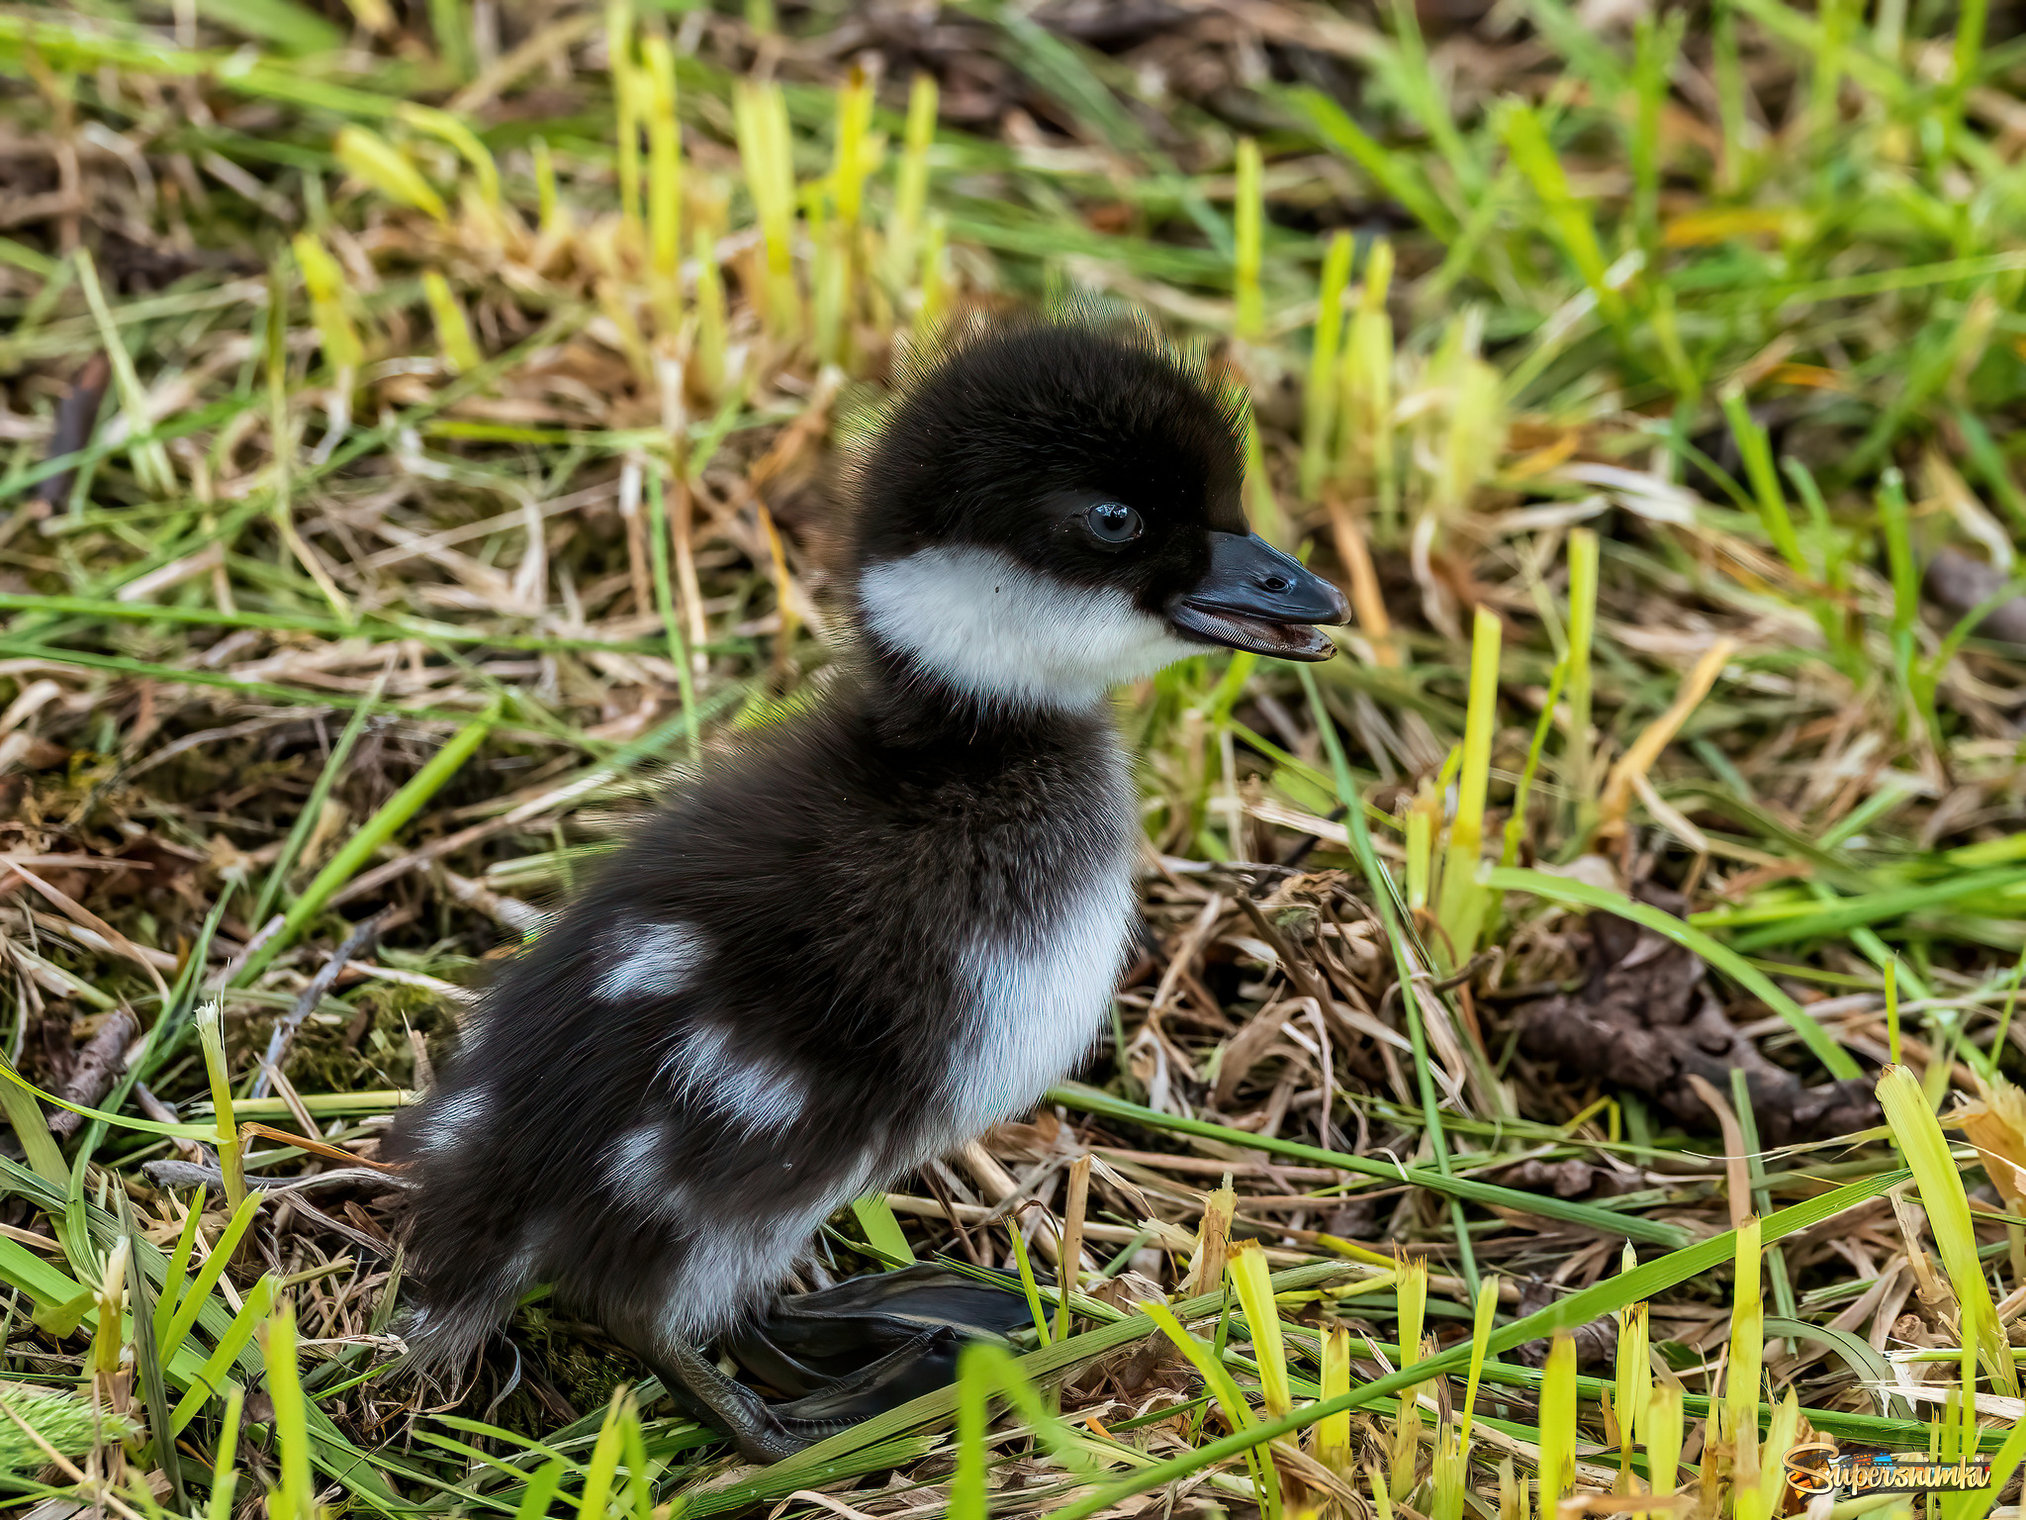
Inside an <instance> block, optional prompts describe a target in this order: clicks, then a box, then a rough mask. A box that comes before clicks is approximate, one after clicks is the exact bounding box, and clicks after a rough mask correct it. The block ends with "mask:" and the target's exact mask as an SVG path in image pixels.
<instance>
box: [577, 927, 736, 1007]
mask: <svg viewBox="0 0 2026 1520" xmlns="http://www.w3.org/2000/svg"><path fill="white" fill-rule="evenodd" d="M604 937H605V940H606V943H607V945H608V946H609V953H611V954H612V955H613V956H614V957H615V959H614V960H613V962H612V964H611V965H609V966H607V967H606V968H605V972H604V974H603V975H602V976H600V977H599V978H598V996H599V997H601V998H603V999H604V1000H605V1001H606V1002H608V1003H618V1002H624V1001H625V1000H627V999H628V998H637V997H673V996H674V995H675V994H676V993H678V992H680V991H682V989H683V988H684V987H686V986H688V985H689V981H690V978H691V977H692V976H693V975H694V974H695V972H696V970H697V968H698V967H699V966H701V965H702V964H703V962H704V957H706V956H707V955H709V954H710V942H709V941H708V940H706V939H705V938H704V936H703V931H702V930H700V929H698V928H697V927H696V925H694V924H621V925H617V926H615V927H614V928H613V929H611V930H609V931H607V933H606V935H605V936H604Z"/></svg>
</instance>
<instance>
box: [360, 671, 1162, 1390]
mask: <svg viewBox="0 0 2026 1520" xmlns="http://www.w3.org/2000/svg"><path fill="white" fill-rule="evenodd" d="M1132 830H1133V811H1132V805H1131V797H1130V791H1129V786H1128V779H1127V772H1126V767H1125V764H1124V761H1123V758H1122V756H1121V754H1120V752H1119V750H1118V747H1117V743H1116V740H1115V739H1114V737H1113V736H1112V734H1111V731H1110V728H1109V726H1108V724H1107V723H1106V722H1105V721H1104V718H1103V715H1102V712H1101V711H1092V712H1089V713H1028V714H1025V715H1022V716H1020V717H1019V718H1018V719H1017V720H1014V719H1004V720H997V721H988V719H987V718H986V717H984V716H982V715H980V714H976V713H972V714H968V715H964V716H963V717H962V718H961V719H958V718H955V717H953V718H952V720H951V721H949V722H926V723H925V722H922V721H921V720H920V718H919V714H918V713H916V712H914V711H913V710H910V713H909V715H908V717H907V719H906V720H905V721H898V720H897V719H896V715H895V713H894V712H893V711H892V710H890V709H889V708H888V707H887V706H886V705H885V704H883V702H882V701H881V700H880V697H879V694H878V692H877V690H875V689H869V688H868V687H866V686H864V685H861V684H858V683H846V684H845V685H844V686H843V687H842V688H841V689H840V690H838V691H836V692H834V693H833V694H832V695H831V696H830V697H829V698H828V699H827V700H826V701H825V702H824V703H823V704H822V705H821V706H820V707H819V708H818V709H816V710H815V711H813V712H810V713H806V714H803V715H801V716H798V717H795V718H792V719H789V720H787V721H786V722H783V723H781V724H777V725H774V726H771V727H769V728H767V729H763V730H760V731H758V732H757V733H756V734H754V735H751V736H749V737H748V738H747V740H746V741H745V743H744V745H743V747H742V748H741V749H739V750H738V751H737V752H736V753H734V754H732V755H730V756H729V757H727V758H726V759H724V760H723V761H721V762H719V763H717V764H716V765H714V766H712V767H711V768H709V769H708V770H707V771H706V773H705V774H704V775H703V776H702V777H701V778H700V779H699V780H698V781H696V782H695V783H694V784H692V785H690V786H689V787H687V788H686V789H684V790H683V791H682V792H681V794H680V795H679V796H677V797H676V798H675V799H674V800H673V801H672V803H671V804H670V805H669V806H668V807H667V808H666V809H665V810H664V811H663V812H662V813H660V814H658V815H657V816H656V817H655V818H654V819H652V820H651V821H650V822H649V823H648V824H647V825H646V826H645V827H644V828H642V829H641V830H640V832H639V833H638V835H637V836H636V837H635V838H634V839H633V840H632V841H631V842H630V843H629V844H628V845H627V846H626V847H625V848H624V850H623V851H622V852H621V853H620V854H619V855H618V856H617V857H616V858H615V859H613V860H612V861H611V862H610V863H609V864H608V865H607V866H606V868H605V869H604V870H603V871H602V872H601V873H600V874H599V876H598V879H597V880H596V881H595V882H594V883H593V884H592V885H591V887H590V888H589V890H587V891H586V892H585V893H584V895H583V896H582V897H581V898H580V899H579V900H578V901H577V902H575V903H574V904H572V905H571V906H569V907H568V908H566V909H565V910H564V911H563V912H562V914H561V915H560V916H559V917H558V918H557V919H556V920H555V921H554V922H553V923H552V924H551V925H550V926H549V927H547V928H546V929H544V930H543V932H542V933H541V935H540V936H539V938H538V939H537V941H536V942H535V944H534V945H533V946H531V947H530V948H529V949H528V950H526V951H525V952H523V953H522V954H521V955H520V956H519V957H518V958H516V959H515V960H514V961H513V962H511V963H510V964H509V965H508V966H507V967H506V968H505V970H504V972H503V974H502V975H501V976H500V977H499V978H498V980H497V981H496V982H495V984H494V985H493V986H492V987H491V988H490V989H489V990H488V991H487V993H486V994H485V996H484V998H483V999H482V1001H481V1004H480V1006H479V1008H478V1009H477V1011H476V1013H475V1015H474V1017H473V1019H472V1021H471V1023H470V1025H469V1027H468V1030H467V1033H466V1035H465V1037H464V1040H463V1041H462V1043H461V1046H460V1048H459V1050H458V1051H457V1052H456V1054H455V1056H454V1057H453V1059H452V1060H451V1061H450V1062H449V1063H448V1065H447V1068H446V1069H445V1071H444V1072H443V1075H442V1079H441V1081H440V1083H439V1085H438V1087H437V1089H436V1090H435V1091H434V1092H432V1093H431V1094H430V1096H429V1097H428V1099H427V1100H426V1101H425V1102H424V1103H423V1104H422V1105H421V1106H420V1107H419V1108H418V1109H415V1110H412V1111H411V1112H410V1114H409V1115H407V1116H404V1119H403V1122H402V1123H401V1124H400V1125H398V1126H397V1134H396V1141H395V1146H396V1148H397V1150H398V1151H404V1152H405V1153H406V1154H407V1155H408V1156H410V1157H411V1158H412V1160H413V1163H414V1169H415V1173H416V1175H417V1178H418V1183H419V1186H418V1189H417V1193H416V1199H415V1207H414V1210H413V1213H412V1216H411V1217H412V1224H411V1228H410V1252H411V1261H412V1263H413V1268H414V1272H415V1276H416V1280H417V1287H418V1294H419V1297H420V1300H421V1303H422V1309H421V1312H420V1313H419V1315H418V1316H417V1317H416V1319H415V1320H414V1321H412V1322H411V1325H410V1328H409V1332H408V1333H409V1339H410V1344H411V1348H412V1349H413V1350H414V1351H415V1352H416V1354H417V1355H418V1356H419V1357H420V1358H421V1359H423V1360H424V1361H440V1362H446V1363H447V1362H454V1361H458V1360H462V1359H464V1358H465V1357H467V1356H468V1355H469V1353H470V1352H471V1351H472V1350H474V1349H475V1347H476V1345H477V1344H478V1342H479V1341H481V1340H482V1339H483V1338H484V1336H485V1335H486V1334H487V1333H488V1332H489V1330H490V1329H491V1328H492V1327H493V1326H494V1325H496V1324H497V1323H498V1322H499V1321H500V1320H501V1319H502V1318H503V1317H504V1316H505V1314H506V1313H507V1311H508V1310H510V1309H511V1307H512V1305H513V1303H514V1301H515V1300H516V1298H518V1297H519V1295H520V1294H521V1293H523V1292H524V1291H526V1289H528V1288H529V1287H530V1286H532V1285H534V1284H536V1283H540V1282H553V1283H555V1284H556V1285H557V1287H558V1289H559V1290H560V1291H561V1293H562V1294H563V1296H564V1297H565V1299H566V1301H568V1302H571V1303H572V1304H573V1305H574V1306H575V1307H577V1308H578V1309H579V1310H580V1311H582V1312H585V1313H588V1314H590V1315H592V1316H593V1317H595V1318H597V1319H599V1320H600V1321H601V1322H602V1323H603V1324H604V1325H605V1326H606V1328H607V1329H608V1330H609V1331H611V1332H612V1333H613V1334H614V1335H615V1336H617V1337H618V1338H620V1339H621V1340H623V1341H625V1342H627V1343H629V1344H630V1345H632V1346H634V1347H635V1349H637V1350H639V1351H641V1352H642V1353H643V1354H644V1355H646V1356H647V1357H648V1359H649V1360H650V1361H654V1360H655V1359H656V1357H655V1348H656V1347H657V1346H660V1345H663V1344H665V1343H668V1342H670V1341H671V1340H673V1339H677V1338H679V1339H684V1340H688V1341H700V1340H703V1339H707V1338H709V1337H710V1336H711V1335H713V1334H715V1333H718V1332H720V1331H722V1330H724V1329H725V1328H727V1327H729V1326H730V1325H732V1324H734V1323H736V1321H737V1320H738V1319H739V1317H740V1315H741V1314H742V1313H744V1312H745V1311H746V1310H748V1309H749V1308H750V1307H752V1306H753V1305H754V1303H755V1301H756V1300H757V1299H758V1298H759V1297H760V1296H761V1295H762V1294H764V1293H765V1292H766V1291H768V1290H769V1289H771V1288H772V1287H773V1286H774V1285H775V1284H776V1283H778V1282H779V1281H780V1279H781V1278H782V1277H783V1276H784V1275H786V1274H787V1272H788V1271H789V1270H790V1269H791V1267H792V1264H793V1260H794V1257H795V1255H796V1254H797V1253H798V1252H799V1251H800V1249H801V1248H802V1246H803V1245H804V1243H805V1242H806V1240H807V1238H808V1237H809V1235H810V1234H811V1233H812V1232H813V1231H814V1230H815V1228H816V1227H817V1226H818V1225H819V1224H820V1223H821V1222H822V1220H823V1219H824V1218H826V1217H827V1216H828V1215H829V1214H830V1213H831V1212H832V1211H833V1210H835V1209H836V1208H838V1207H840V1206H841V1205H843V1204H844V1203H847V1202H848V1201H849V1200H850V1199H852V1198H853V1197H856V1196H858V1195H860V1194H861V1193H863V1192H864V1191H866V1190H867V1189H869V1188H872V1187H877V1186H882V1185H884V1184H886V1183H887V1182H889V1181H890V1180H892V1179H893V1178H894V1177H896V1176H897V1175H898V1174H900V1173H903V1172H905V1171H907V1170H909V1169H911V1168H913V1167H915V1166H918V1165H920V1164H922V1163H923V1162H925V1161H927V1160H929V1159H931V1158H933V1157H934V1156H936V1155H938V1154H941V1153H942V1152H944V1151H946V1150H948V1149H950V1148H952V1147H953V1146H955V1145H958V1144H960V1143H962V1142H963V1141H965V1140H967V1139H969V1138H970V1137H972V1136H974V1135H976V1134H977V1133H979V1132H980V1131H982V1130H983V1129H985V1128H987V1127H988V1126H989V1125H990V1124H992V1123H994V1122H996V1121H998V1120H999V1119H1002V1118H1004V1117H1007V1116H1009V1115H1011V1114H1014V1113H1017V1112H1019V1111H1021V1110H1022V1109H1024V1108H1025V1107H1026V1106H1028V1105H1030V1104H1032V1103H1033V1102H1034V1101H1035V1100H1036V1099H1037V1098H1038V1097H1039V1096H1040V1094H1041V1092H1042V1090H1043V1089H1045V1087H1046V1086H1047V1085H1048V1084H1049V1083H1051V1082H1052V1081H1054V1080H1056V1079H1057V1078H1058V1077H1059V1076H1060V1075H1061V1074H1062V1072H1063V1071H1064V1070H1066V1069H1068V1068H1070V1067H1071V1066H1073V1065H1074V1064H1075V1063H1076V1061H1077V1060H1078V1059H1079V1058H1080V1057H1081V1055H1082V1054H1083V1053H1084V1052H1085V1051H1086V1050H1087V1049H1088V1047H1089V1045H1090V1044H1091V1042H1092V1040H1093V1039H1094V1037H1095V1035H1096V1033H1097V1031H1098V1029H1099V1028H1100V1027H1101V1025H1102V1023H1103V1020H1104V1016H1105V1013H1106V1010H1107V1007H1108V1002H1109V997H1110V993H1111V990H1112V987H1113V985H1114V982H1115V980H1116V977H1117V974H1118V971H1119V968H1120V964H1121V960H1122V957H1123V954H1124V949H1125V946H1126V943H1127V940H1128V937H1129V934H1130V929H1131V924H1132V921H1133V914H1134V911H1135V910H1134V900H1133V893H1132V888H1131V846H1130V840H1131V838H1132Z"/></svg>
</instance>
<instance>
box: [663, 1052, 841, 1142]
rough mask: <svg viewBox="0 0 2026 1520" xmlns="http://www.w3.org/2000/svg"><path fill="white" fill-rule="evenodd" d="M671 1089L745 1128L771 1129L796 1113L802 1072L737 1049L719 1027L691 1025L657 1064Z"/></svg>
mask: <svg viewBox="0 0 2026 1520" xmlns="http://www.w3.org/2000/svg"><path fill="white" fill-rule="evenodd" d="M662 1075H663V1076H665V1077H670V1078H673V1079H674V1082H675V1086H676V1089H677V1090H678V1091H679V1092H681V1093H683V1094H684V1095H685V1096H687V1097H689V1098H691V1099H692V1100H693V1101H695V1102H697V1103H699V1104H701V1105H703V1106H704V1107H706V1108H710V1109H714V1110H715V1111H716V1112H718V1113H720V1114H723V1115H725V1116H726V1117H727V1118H729V1119H732V1120H734V1121H736V1122H737V1123H739V1124H741V1125H744V1126H745V1127H746V1128H748V1129H774V1128H778V1127H781V1126H784V1125H788V1124H792V1123H794V1122H795V1120H797V1119H798V1118H800V1117H801V1115H802V1109H803V1106H804V1105H805V1104H806V1103H807V1102H808V1092H807V1089H806V1088H805V1087H804V1085H803V1082H802V1078H801V1077H800V1076H799V1075H797V1074H796V1073H795V1072H794V1071H792V1070H790V1069H789V1068H788V1067H786V1066H784V1065H782V1064H781V1063H779V1062H776V1061H772V1060H769V1059H767V1058H766V1057H764V1056H761V1057H754V1056H747V1055H743V1054H740V1053H739V1052H737V1051H735V1050H734V1049H733V1048H732V1037H731V1036H730V1035H729V1034H727V1033H726V1032H725V1031H724V1030H722V1029H717V1028H710V1027H706V1028H703V1029H697V1030H693V1031H692V1032H691V1033H690V1034H688V1035H686V1036H685V1037H684V1038H683V1041H682V1043H681V1044H680V1045H678V1046H677V1047H676V1049H675V1054H674V1055H672V1056H671V1057H669V1059H668V1061H667V1063H666V1064H665V1065H664V1066H663V1067H662Z"/></svg>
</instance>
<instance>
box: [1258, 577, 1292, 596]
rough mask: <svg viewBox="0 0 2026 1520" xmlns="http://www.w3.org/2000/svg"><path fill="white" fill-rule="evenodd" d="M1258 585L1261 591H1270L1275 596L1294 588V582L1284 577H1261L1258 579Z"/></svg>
mask: <svg viewBox="0 0 2026 1520" xmlns="http://www.w3.org/2000/svg"><path fill="white" fill-rule="evenodd" d="M1259 584H1260V587H1261V589H1263V590H1266V591H1271V592H1274V593H1276V594H1278V593H1280V592H1282V591H1289V590H1292V589H1293V588H1294V582H1293V581H1291V580H1289V579H1288V578H1287V577H1286V576H1284V575H1262V576H1261V577H1260V578H1259Z"/></svg>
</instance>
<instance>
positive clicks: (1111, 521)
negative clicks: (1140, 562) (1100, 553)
mask: <svg viewBox="0 0 2026 1520" xmlns="http://www.w3.org/2000/svg"><path fill="white" fill-rule="evenodd" d="M1083 524H1084V526H1085V527H1086V528H1088V529H1089V530H1090V536H1091V537H1092V538H1094V539H1096V540H1097V541H1098V542H1099V543H1100V544H1103V545H1104V546H1105V547H1106V548H1107V549H1117V548H1120V547H1122V546H1124V545H1126V544H1129V543H1131V542H1132V541H1133V540H1134V539H1136V538H1138V537H1139V536H1140V530H1141V528H1142V527H1143V526H1144V524H1142V523H1141V522H1140V514H1139V513H1137V512H1135V511H1134V510H1133V509H1132V508H1131V507H1129V506H1127V505H1126V504H1125V503H1124V502H1118V501H1101V502H1099V503H1098V504H1097V505H1096V506H1094V507H1092V508H1091V509H1090V510H1089V511H1088V512H1085V513H1084V514H1083Z"/></svg>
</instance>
